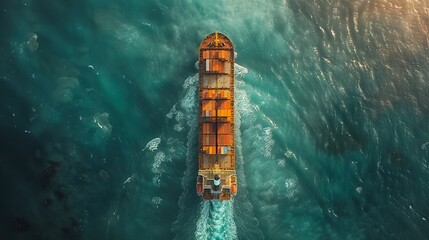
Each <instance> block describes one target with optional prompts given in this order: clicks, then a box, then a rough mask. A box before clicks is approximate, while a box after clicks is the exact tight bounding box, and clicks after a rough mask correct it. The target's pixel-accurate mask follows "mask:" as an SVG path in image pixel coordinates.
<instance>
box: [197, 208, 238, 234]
mask: <svg viewBox="0 0 429 240" xmlns="http://www.w3.org/2000/svg"><path fill="white" fill-rule="evenodd" d="M232 206H233V200H232V201H221V202H219V201H203V202H201V204H200V217H199V219H198V221H197V230H196V231H195V238H196V239H198V240H200V239H201V240H202V239H209V240H211V239H213V240H215V239H216V240H217V239H226V240H227V239H236V238H237V227H236V225H235V222H234V216H233V212H234V211H233V208H232Z"/></svg>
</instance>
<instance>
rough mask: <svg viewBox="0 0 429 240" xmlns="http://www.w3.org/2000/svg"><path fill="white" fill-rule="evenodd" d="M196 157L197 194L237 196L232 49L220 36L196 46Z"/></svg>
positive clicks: (210, 197) (209, 197) (216, 197)
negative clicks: (197, 99) (197, 109)
mask: <svg viewBox="0 0 429 240" xmlns="http://www.w3.org/2000/svg"><path fill="white" fill-rule="evenodd" d="M198 84H199V113H198V114H199V154H198V176H197V186H196V189H197V193H198V194H199V195H200V196H202V198H203V199H205V200H230V199H231V198H232V197H233V196H235V195H236V193H237V178H236V171H235V136H234V47H233V44H232V42H231V40H230V39H229V38H228V37H227V36H225V35H224V34H221V33H212V34H209V35H208V36H206V37H205V38H204V40H203V41H202V42H201V44H200V47H199V82H198Z"/></svg>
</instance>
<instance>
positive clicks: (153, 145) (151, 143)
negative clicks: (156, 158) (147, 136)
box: [142, 138, 161, 152]
mask: <svg viewBox="0 0 429 240" xmlns="http://www.w3.org/2000/svg"><path fill="white" fill-rule="evenodd" d="M160 143H161V138H154V139H152V140H150V141H149V142H148V143H147V144H146V147H144V148H143V150H142V152H143V151H144V150H146V149H149V151H151V152H154V151H156V150H158V145H159V144H160Z"/></svg>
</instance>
